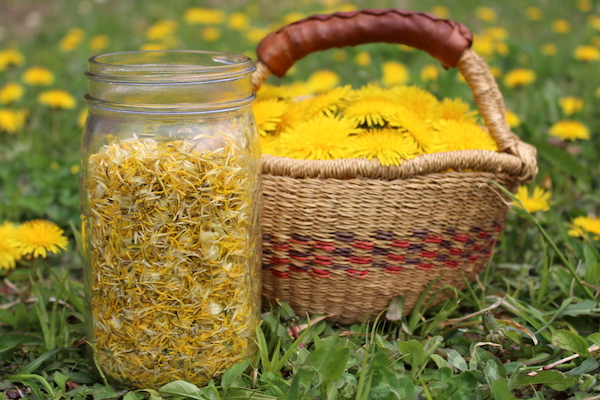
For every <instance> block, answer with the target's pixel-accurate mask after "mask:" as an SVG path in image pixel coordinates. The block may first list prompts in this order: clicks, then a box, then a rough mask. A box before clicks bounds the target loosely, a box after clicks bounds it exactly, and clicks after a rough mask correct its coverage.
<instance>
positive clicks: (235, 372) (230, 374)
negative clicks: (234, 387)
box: [221, 360, 250, 391]
mask: <svg viewBox="0 0 600 400" xmlns="http://www.w3.org/2000/svg"><path fill="white" fill-rule="evenodd" d="M248 365H250V360H244V361H241V362H239V363H237V364H234V365H232V366H231V367H230V368H229V369H228V370H227V371H225V373H224V374H223V376H222V377H221V386H222V387H223V389H224V390H225V391H227V389H229V386H230V385H231V383H232V382H233V381H234V380H236V379H237V378H238V377H239V376H240V375H241V374H243V373H244V371H245V370H246V368H248Z"/></svg>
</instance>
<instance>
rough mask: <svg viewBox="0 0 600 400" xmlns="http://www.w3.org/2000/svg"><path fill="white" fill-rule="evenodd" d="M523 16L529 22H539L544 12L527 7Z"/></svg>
mask: <svg viewBox="0 0 600 400" xmlns="http://www.w3.org/2000/svg"><path fill="white" fill-rule="evenodd" d="M525 15H526V16H527V18H528V19H529V20H530V21H541V20H542V18H544V12H543V11H542V10H541V9H539V8H537V7H527V8H526V9H525Z"/></svg>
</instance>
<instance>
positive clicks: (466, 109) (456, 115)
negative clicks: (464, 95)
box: [436, 98, 478, 123]
mask: <svg viewBox="0 0 600 400" xmlns="http://www.w3.org/2000/svg"><path fill="white" fill-rule="evenodd" d="M477 114H478V112H477V111H476V110H471V106H470V105H469V104H468V103H466V102H465V101H464V100H463V99H461V98H454V99H451V98H445V99H443V100H442V101H441V103H440V106H439V108H438V111H437V113H436V117H437V118H439V119H454V120H459V121H461V120H466V121H471V122H472V123H475V122H476V121H475V120H476V118H477Z"/></svg>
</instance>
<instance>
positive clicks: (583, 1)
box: [577, 0, 594, 12]
mask: <svg viewBox="0 0 600 400" xmlns="http://www.w3.org/2000/svg"><path fill="white" fill-rule="evenodd" d="M593 7H594V6H593V5H592V2H591V1H590V0H577V8H578V9H579V11H582V12H590V11H592V9H593Z"/></svg>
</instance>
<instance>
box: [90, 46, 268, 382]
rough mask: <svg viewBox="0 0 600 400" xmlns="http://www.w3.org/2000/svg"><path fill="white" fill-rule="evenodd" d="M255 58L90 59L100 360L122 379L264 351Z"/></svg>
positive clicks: (174, 374)
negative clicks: (259, 343)
mask: <svg viewBox="0 0 600 400" xmlns="http://www.w3.org/2000/svg"><path fill="white" fill-rule="evenodd" d="M253 69H254V67H253V65H252V63H251V61H250V60H249V59H248V58H246V57H244V56H240V55H232V54H223V53H211V52H186V51H181V52H179V51H173V52H129V53H113V54H108V55H101V56H96V57H94V58H92V59H90V63H89V65H88V72H87V73H86V75H87V76H88V78H89V91H88V94H87V95H86V100H87V102H88V105H89V107H88V116H87V120H86V124H85V127H84V132H83V138H82V174H81V188H80V189H81V190H80V193H81V210H82V236H83V240H82V241H83V247H84V251H83V253H84V262H85V287H86V301H87V306H88V307H87V310H88V315H87V316H86V317H87V318H86V324H87V335H88V337H87V339H88V343H89V344H90V350H91V352H92V357H93V359H94V364H96V366H97V367H98V368H100V369H101V370H102V373H103V374H104V376H105V377H106V378H107V379H108V380H109V382H111V383H112V384H113V385H115V386H120V387H127V388H158V387H160V386H162V385H164V384H166V383H168V382H171V381H173V380H178V379H181V380H186V381H188V382H192V383H195V384H198V385H203V384H206V383H207V382H208V381H209V380H210V379H212V378H213V377H215V376H218V375H220V374H221V373H223V372H224V371H225V370H226V369H227V368H228V367H230V366H231V365H233V364H235V363H237V362H240V361H242V360H244V359H247V358H250V357H253V355H254V354H255V352H256V345H255V340H254V339H255V338H254V334H255V328H256V327H257V325H258V321H259V317H260V252H261V236H260V221H259V212H260V207H259V200H260V180H259V173H260V150H259V142H258V137H257V133H256V128H255V124H254V119H253V115H252V112H251V103H252V101H253V99H254V95H253V94H252V89H251V72H252V71H253Z"/></svg>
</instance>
